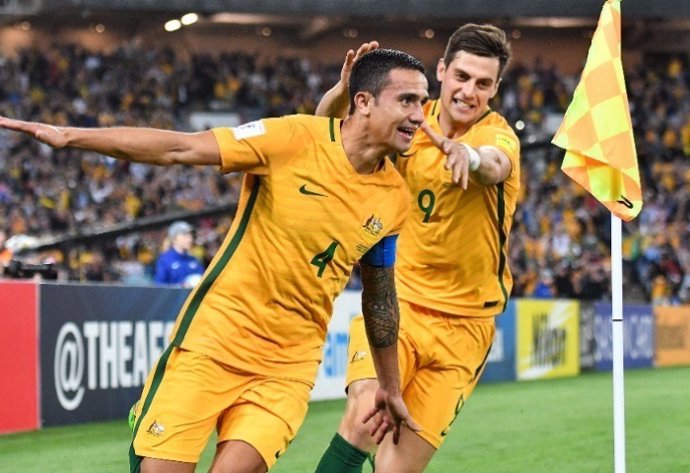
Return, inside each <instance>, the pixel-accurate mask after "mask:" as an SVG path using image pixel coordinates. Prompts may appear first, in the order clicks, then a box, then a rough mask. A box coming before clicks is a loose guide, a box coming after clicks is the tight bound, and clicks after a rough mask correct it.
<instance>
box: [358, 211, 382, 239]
mask: <svg viewBox="0 0 690 473" xmlns="http://www.w3.org/2000/svg"><path fill="white" fill-rule="evenodd" d="M362 228H363V229H364V231H365V232H366V233H368V234H369V235H371V236H374V237H378V236H379V235H380V234H381V230H383V222H381V219H380V218H379V217H377V216H376V215H372V216H371V217H369V218H368V219H367V221H366V222H365V223H364V225H362Z"/></svg>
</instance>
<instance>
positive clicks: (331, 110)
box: [314, 41, 379, 118]
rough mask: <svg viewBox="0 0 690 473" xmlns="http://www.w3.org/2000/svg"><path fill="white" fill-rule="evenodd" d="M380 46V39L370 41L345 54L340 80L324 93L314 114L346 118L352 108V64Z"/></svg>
mask: <svg viewBox="0 0 690 473" xmlns="http://www.w3.org/2000/svg"><path fill="white" fill-rule="evenodd" d="M378 47H379V43H378V41H370V42H368V43H363V44H362V45H361V46H360V47H359V49H357V52H355V51H354V50H352V49H350V50H349V51H348V52H347V54H346V55H345V63H343V68H342V69H341V70H340V80H339V81H338V82H337V83H336V84H335V85H334V86H333V87H332V88H331V89H330V90H329V91H328V92H326V93H325V94H324V96H323V98H322V99H321V101H320V102H319V105H318V106H317V107H316V112H314V115H320V116H322V117H339V118H344V117H345V116H346V115H347V111H348V109H349V108H350V94H349V91H348V84H349V83H350V73H351V72H352V66H353V65H354V63H355V62H357V60H358V59H359V58H360V57H362V55H363V54H365V53H368V52H369V51H373V50H374V49H376V48H378Z"/></svg>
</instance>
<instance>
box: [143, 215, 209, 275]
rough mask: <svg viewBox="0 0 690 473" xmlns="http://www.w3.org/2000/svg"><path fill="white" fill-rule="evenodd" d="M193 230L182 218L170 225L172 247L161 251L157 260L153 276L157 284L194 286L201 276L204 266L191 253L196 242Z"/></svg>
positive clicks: (169, 232) (169, 234) (169, 236)
mask: <svg viewBox="0 0 690 473" xmlns="http://www.w3.org/2000/svg"><path fill="white" fill-rule="evenodd" d="M192 231H193V228H192V226H191V225H190V224H188V223H187V222H183V221H181V220H179V221H177V222H174V223H173V224H172V225H170V228H168V240H169V241H170V248H168V249H167V250H166V251H164V252H163V253H161V255H160V256H159V257H158V261H156V272H155V274H154V276H153V280H154V282H155V283H156V284H171V285H180V286H185V287H192V286H194V285H195V283H196V282H197V281H198V280H199V279H200V278H201V275H202V274H203V272H204V266H203V265H202V264H201V262H200V261H199V260H198V259H196V258H195V257H194V256H192V255H191V254H189V250H190V249H191V248H192V243H193V242H194V237H193V236H192Z"/></svg>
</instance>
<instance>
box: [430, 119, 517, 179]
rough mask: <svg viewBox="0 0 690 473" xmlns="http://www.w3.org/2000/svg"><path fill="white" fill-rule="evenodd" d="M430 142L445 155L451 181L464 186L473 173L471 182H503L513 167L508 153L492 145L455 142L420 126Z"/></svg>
mask: <svg viewBox="0 0 690 473" xmlns="http://www.w3.org/2000/svg"><path fill="white" fill-rule="evenodd" d="M421 128H422V130H423V131H424V133H426V134H427V135H428V136H429V139H430V140H431V142H432V143H433V144H434V145H435V146H436V147H437V148H438V149H440V150H441V151H443V152H444V153H445V154H446V155H447V158H446V169H449V170H450V171H451V172H452V174H453V182H454V183H455V184H458V185H459V186H460V187H462V188H463V189H467V182H468V180H469V177H470V173H471V174H472V179H473V180H474V182H476V183H478V184H481V185H483V186H490V185H494V184H498V183H500V182H503V181H505V180H506V179H507V178H508V176H510V173H511V171H512V170H513V165H512V163H511V162H510V159H508V156H506V154H505V153H504V152H503V151H501V150H500V149H498V148H495V147H493V146H480V147H479V148H477V149H475V148H472V147H471V146H469V145H467V144H465V143H458V142H455V141H453V140H450V139H448V138H446V137H444V136H442V135H439V134H438V133H436V132H435V131H434V130H432V129H431V127H430V126H429V124H428V123H426V122H424V123H423V124H422V126H421Z"/></svg>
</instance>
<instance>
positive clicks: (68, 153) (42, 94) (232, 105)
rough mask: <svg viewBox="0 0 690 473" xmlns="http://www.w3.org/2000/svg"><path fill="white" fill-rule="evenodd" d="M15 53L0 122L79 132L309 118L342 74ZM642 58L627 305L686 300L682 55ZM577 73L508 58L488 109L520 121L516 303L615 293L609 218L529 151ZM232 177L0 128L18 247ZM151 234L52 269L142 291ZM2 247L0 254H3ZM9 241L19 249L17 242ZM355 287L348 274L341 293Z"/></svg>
mask: <svg viewBox="0 0 690 473" xmlns="http://www.w3.org/2000/svg"><path fill="white" fill-rule="evenodd" d="M16 53H17V54H16V56H14V57H0V114H3V115H8V116H16V117H21V118H23V119H29V120H34V119H35V120H41V121H47V122H51V123H57V124H61V123H62V124H64V123H75V124H79V125H81V126H108V125H113V124H116V123H125V124H127V125H131V126H137V125H146V126H148V125H153V126H156V127H161V128H165V127H169V128H175V129H189V128H190V125H189V123H190V120H189V118H190V114H191V113H192V112H195V111H216V112H228V111H231V112H232V113H234V114H236V115H238V116H239V117H240V119H241V120H242V121H249V120H252V119H256V118H259V117H265V116H271V115H283V114H286V113H294V112H298V113H311V112H312V111H313V110H314V107H315V104H316V103H317V102H318V100H319V99H320V97H321V95H322V94H323V93H324V88H325V87H328V86H329V85H330V84H332V83H334V82H336V81H337V80H338V78H339V75H340V63H339V61H337V62H335V63H334V64H320V63H318V62H315V61H310V60H307V59H305V58H295V57H277V58H275V59H270V60H268V59H267V58H265V57H262V55H261V54H259V53H245V52H239V51H238V52H223V53H220V54H215V53H213V52H193V53H192V52H190V54H189V56H187V54H186V53H184V54H181V53H180V52H179V51H176V50H172V49H169V48H157V47H144V46H142V45H141V44H138V43H136V42H131V43H127V44H123V45H120V46H119V47H116V48H115V49H114V50H112V51H110V52H102V51H88V50H86V49H84V48H82V47H81V46H78V45H70V44H57V43H56V44H51V45H43V46H42V47H41V48H39V47H35V48H30V49H25V50H21V51H17V52H16ZM640 57H641V60H640V61H638V62H637V63H632V62H631V63H630V64H628V63H626V64H625V65H626V82H627V85H628V96H629V102H630V106H631V115H632V120H633V127H634V131H635V134H636V143H637V148H638V161H639V165H640V171H641V178H642V183H643V191H644V201H645V205H644V208H643V210H642V213H641V214H640V217H639V218H638V219H636V220H635V221H633V222H631V223H627V224H625V226H624V249H623V251H624V258H625V260H624V262H625V269H626V270H625V272H624V274H625V277H626V281H625V282H624V284H625V286H624V287H625V290H626V300H628V299H627V298H629V297H641V298H644V299H645V300H646V301H652V300H653V301H655V302H656V303H689V302H690V223H689V222H690V197H688V196H690V159H689V158H690V67H688V64H689V61H688V55H687V54H685V53H674V54H666V55H654V54H643V55H642V56H640ZM430 70H434V68H430ZM578 79H579V74H576V75H572V76H566V75H564V74H562V73H561V72H560V71H559V70H558V69H557V67H556V66H554V65H553V64H550V63H548V62H546V61H544V60H543V59H539V58H536V59H535V60H534V61H532V62H531V63H522V64H521V63H519V62H516V63H515V64H514V65H513V66H512V67H510V68H509V70H508V71H506V74H505V75H504V78H503V80H502V85H501V89H500V91H499V94H498V95H497V96H496V97H495V98H494V100H493V101H492V104H491V105H492V107H494V108H496V109H498V110H500V111H501V113H502V114H503V115H504V116H506V117H507V118H508V119H509V121H510V122H511V124H512V125H515V126H516V128H517V129H518V133H519V134H520V137H521V139H522V140H523V144H524V145H525V146H523V157H522V162H521V175H522V191H521V192H522V194H521V198H520V202H519V204H518V208H517V211H516V214H515V222H514V225H513V231H512V232H511V236H510V247H509V249H510V254H509V255H508V256H509V258H510V267H511V269H512V271H513V276H514V279H515V284H514V289H513V296H515V297H526V296H531V295H533V294H539V295H541V296H542V297H582V298H587V299H593V300H598V299H607V298H609V297H610V281H609V265H608V261H609V260H610V249H609V245H610V242H609V240H610V214H609V213H608V211H607V210H606V209H605V208H604V207H603V206H602V205H600V204H599V203H598V202H596V200H594V199H593V198H592V197H591V196H589V195H588V194H587V193H586V192H585V191H583V189H582V188H581V187H580V186H578V185H576V184H574V183H573V182H572V181H570V179H568V178H567V177H565V176H564V175H563V173H562V172H560V164H561V160H562V158H563V153H562V151H561V150H558V149H555V148H553V147H551V146H548V145H545V146H541V147H532V146H529V147H528V146H527V145H532V144H534V143H536V142H539V141H544V142H548V141H549V140H550V137H551V136H553V132H554V131H555V130H553V129H552V127H553V124H558V123H560V118H561V114H562V113H563V112H564V111H565V109H566V107H567V106H568V104H569V102H570V99H571V98H572V93H573V90H574V87H575V85H576V84H577V82H578ZM430 90H431V91H432V92H431V93H432V95H433V94H434V92H433V91H434V90H437V84H436V81H435V80H434V79H433V78H432V79H431V80H430ZM518 125H519V126H518ZM528 148H531V149H529V150H528ZM240 182H241V176H240V175H239V174H233V175H231V176H221V175H219V174H218V173H216V172H215V171H214V170H211V169H208V168H203V169H197V168H194V167H190V168H178V167H175V168H154V167H150V166H143V165H139V164H135V163H122V162H118V161H116V160H114V159H110V158H107V157H104V156H100V155H96V154H88V153H80V152H78V151H74V150H59V151H55V150H52V149H50V148H48V147H46V146H42V145H40V144H37V143H35V142H33V141H30V140H26V139H24V138H22V137H21V136H18V135H14V134H4V133H1V132H0V228H3V229H5V231H6V233H7V235H13V236H14V238H17V237H20V236H21V237H22V238H24V239H26V238H27V237H29V238H31V239H32V240H31V242H30V243H26V242H22V245H23V246H29V247H31V246H34V244H35V241H36V240H41V239H42V238H48V239H49V238H52V237H59V236H65V235H70V234H78V233H79V232H80V231H81V230H83V229H96V230H97V229H99V228H107V227H108V226H110V225H116V224H121V223H122V222H129V223H131V222H135V221H136V220H138V219H141V218H145V217H148V216H152V215H162V214H170V213H173V212H179V211H181V210H185V211H195V210H199V209H202V208H204V207H208V206H210V205H217V204H225V203H232V202H235V201H236V200H237V197H238V193H239V189H240ZM229 219H230V216H228V217H227V218H225V219H204V220H200V221H199V223H198V228H197V230H198V235H197V239H196V241H197V244H198V245H199V246H198V247H197V248H195V249H194V250H197V249H198V250H199V251H200V253H199V254H198V255H196V256H197V257H198V259H199V260H202V261H203V263H202V266H205V265H207V264H208V259H209V255H212V254H214V253H215V251H216V250H217V248H218V247H220V245H221V243H222V238H223V235H224V234H225V232H226V230H227V226H228V225H229V224H230V221H229ZM7 235H5V237H6V236H7ZM160 238H161V235H160V234H159V233H158V232H157V231H145V232H134V233H131V234H128V235H124V236H122V237H119V238H117V239H116V240H114V241H112V242H107V243H98V244H97V245H92V246H90V247H88V248H81V247H80V248H73V249H72V250H70V251H68V254H64V255H62V257H61V258H60V257H58V256H57V255H56V259H57V261H58V262H57V265H58V266H61V267H62V269H65V270H69V278H70V279H72V280H82V281H90V280H98V281H123V282H125V283H129V284H145V283H148V282H150V280H151V278H152V272H153V271H152V270H151V268H152V266H153V261H155V258H156V253H157V251H156V247H157V242H158V241H160ZM0 240H2V237H0ZM5 246H6V245H2V244H0V251H4V249H5ZM10 246H11V245H10ZM11 247H12V248H13V249H14V250H15V254H17V253H18V252H19V248H20V246H17V247H13V246H11ZM194 250H191V253H192V254H195V253H194ZM71 251H74V255H72V254H69V253H70V252H71ZM2 254H3V253H0V255H2ZM0 258H3V257H2V256H0ZM1 261H2V260H1V259H0V264H2V263H1ZM547 273H550V276H551V278H552V280H551V282H549V281H548V280H549V278H548V277H546V276H548V275H549V274H547ZM542 276H544V277H542ZM359 287H360V282H359V278H358V272H357V269H356V268H355V269H354V270H353V275H352V278H351V281H350V283H349V285H348V288H353V289H357V288H359Z"/></svg>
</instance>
